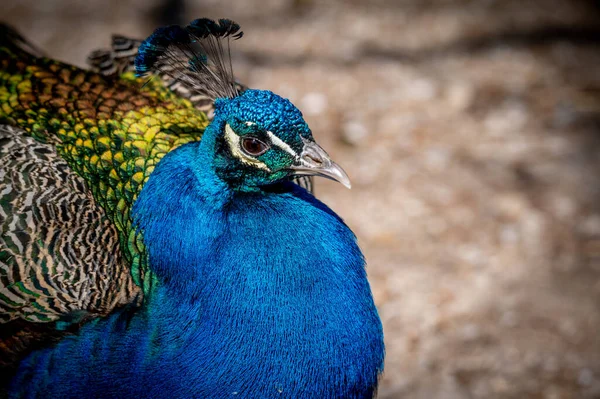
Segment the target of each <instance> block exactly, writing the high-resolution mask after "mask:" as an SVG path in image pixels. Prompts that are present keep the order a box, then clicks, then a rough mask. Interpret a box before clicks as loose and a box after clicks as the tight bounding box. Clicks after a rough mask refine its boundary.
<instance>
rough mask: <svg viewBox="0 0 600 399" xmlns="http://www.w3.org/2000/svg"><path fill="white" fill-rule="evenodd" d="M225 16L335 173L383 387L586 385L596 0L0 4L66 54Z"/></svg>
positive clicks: (597, 233)
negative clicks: (367, 297)
mask: <svg viewBox="0 0 600 399" xmlns="http://www.w3.org/2000/svg"><path fill="white" fill-rule="evenodd" d="M197 17H212V18H219V17H227V18H231V19H234V20H235V21H237V22H238V23H239V24H240V25H241V26H242V28H243V30H244V31H245V36H244V38H243V39H242V40H240V41H238V42H235V44H234V46H233V47H234V70H235V71H236V74H237V76H238V78H239V80H240V81H241V82H244V83H246V84H247V85H248V86H250V87H252V88H260V89H270V90H273V91H275V92H276V93H278V94H280V95H283V96H284V97H288V98H290V99H291V100H292V101H293V102H294V103H295V104H296V105H298V106H299V108H300V109H301V110H302V111H303V113H304V114H305V117H306V119H307V121H308V123H309V125H310V126H311V127H312V129H313V132H314V134H315V136H316V138H317V140H318V141H319V142H320V143H321V144H322V145H323V147H325V148H326V149H327V150H328V151H329V152H330V154H332V156H333V157H334V159H335V160H336V161H338V162H339V163H340V164H341V165H343V166H344V168H345V169H346V170H347V172H348V174H349V175H350V177H351V179H352V181H353V188H352V190H351V191H346V190H345V189H344V188H343V187H342V186H341V185H336V184H334V183H329V182H327V181H324V180H323V179H320V180H318V182H317V187H316V194H317V196H318V197H320V198H321V199H322V200H323V201H324V202H326V203H327V204H328V205H329V206H331V207H332V208H333V209H334V210H335V211H336V212H337V213H338V214H340V215H341V216H342V217H343V218H344V219H345V220H346V221H347V223H348V224H349V225H350V227H351V228H352V229H353V230H354V231H355V232H356V234H357V236H358V239H359V242H360V244H361V246H362V248H363V250H364V252H365V254H366V257H367V261H368V274H369V277H370V280H371V284H372V288H373V292H374V296H375V300H376V302H377V305H378V307H379V311H380V314H381V318H382V320H383V324H384V328H385V335H386V342H387V361H386V371H385V375H384V377H383V379H382V383H381V388H380V392H379V398H380V399H396V398H410V399H416V398H419V399H421V398H423V399H430V398H431V399H436V398H444V399H445V398H449V399H453V398H545V399H546V398H547V399H561V398H600V306H599V305H600V202H599V200H600V180H599V179H600V174H599V172H600V151H599V150H600V51H599V50H600V2H598V1H585V0H562V1H560V0H401V1H400V0H398V1H393V0H376V1H368V2H367V1H358V0H354V1H341V0H336V1H331V0H329V1H325V0H322V1H316V0H265V1H260V0H248V1H218V0H204V1H202V0H187V1H186V0H173V1H164V0H152V1H148V0H132V1H124V0H87V1H84V0H81V1H75V0H61V1H59V0H56V1H50V0H2V15H1V17H0V18H2V19H3V20H5V21H6V22H9V23H11V24H13V25H14V26H16V27H17V28H18V29H19V30H20V31H22V33H23V34H24V35H25V36H26V37H28V38H30V39H31V40H32V41H33V42H34V43H36V44H38V45H39V47H41V48H43V49H45V50H46V51H47V54H49V55H50V56H52V57H54V58H58V59H61V60H64V61H67V62H70V63H73V64H76V65H79V66H84V65H85V59H86V56H87V54H88V53H89V52H90V51H91V50H94V49H97V48H102V47H107V46H108V45H109V42H110V35H111V33H119V34H123V35H129V36H132V37H136V38H144V37H145V36H147V35H148V34H150V33H151V32H152V30H153V29H154V28H155V27H157V26H158V25H163V24H169V23H187V22H189V21H190V20H192V19H194V18H197Z"/></svg>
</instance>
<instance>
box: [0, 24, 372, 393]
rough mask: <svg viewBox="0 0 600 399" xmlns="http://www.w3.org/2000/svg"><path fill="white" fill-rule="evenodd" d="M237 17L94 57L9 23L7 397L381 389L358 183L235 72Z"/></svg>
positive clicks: (1, 268) (120, 41)
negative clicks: (355, 206) (342, 194)
mask: <svg viewBox="0 0 600 399" xmlns="http://www.w3.org/2000/svg"><path fill="white" fill-rule="evenodd" d="M242 35H243V33H242V31H241V29H240V27H239V25H238V24H236V23H235V22H233V21H231V20H227V19H220V20H218V21H214V20H210V19H206V18H201V19H197V20H194V21H193V22H191V23H190V24H189V25H187V26H185V27H182V26H177V25H172V26H167V27H162V28H158V29H157V30H156V31H155V32H154V33H153V34H152V35H151V36H149V37H148V38H147V39H146V40H144V41H137V40H133V39H128V38H125V37H122V36H114V37H113V44H112V49H110V50H102V51H96V52H94V53H92V55H91V56H90V58H89V62H90V64H91V69H90V70H84V69H81V68H78V67H75V66H70V65H67V64H65V63H62V62H59V61H55V60H53V59H51V58H48V57H46V56H44V55H43V54H42V52H41V51H40V50H39V49H37V48H36V47H35V46H34V45H32V44H31V43H29V42H28V41H27V40H25V39H24V38H23V37H22V36H21V35H20V34H19V33H18V32H16V31H15V30H14V29H12V28H10V27H8V26H5V25H2V26H1V27H0V228H1V230H0V232H1V236H0V392H1V393H0V396H4V397H8V398H127V397H135V398H261V399H268V398H319V399H326V398H372V397H374V396H375V395H376V390H377V384H378V379H379V377H380V375H381V373H382V371H383V361H384V344H383V332H382V326H381V322H380V319H379V316H378V313H377V310H376V307H375V305H374V301H373V297H372V294H371V289H370V286H369V283H368V280H367V277H366V270H365V260H364V257H363V255H362V253H361V250H360V249H359V247H358V245H357V242H356V237H355V235H354V234H353V232H352V231H351V230H350V229H349V228H348V226H346V224H345V223H344V222H343V220H342V219H341V218H340V217H339V216H338V215H336V214H335V213H334V212H333V211H332V210H331V209H330V208H328V207H327V206H326V205H325V204H323V203H322V202H320V201H319V200H318V199H316V198H315V197H314V196H313V195H312V193H311V187H310V185H311V183H310V179H311V178H312V176H323V177H326V178H330V179H333V180H336V181H338V182H340V183H342V184H343V185H345V186H347V187H350V182H349V179H348V176H347V175H346V173H345V172H344V171H343V169H342V168H341V167H340V166H339V165H337V164H336V163H335V162H333V161H332V160H331V159H330V157H329V155H328V154H327V153H326V152H325V150H323V149H322V148H321V147H320V146H319V145H318V144H317V143H316V142H315V140H314V137H313V135H312V132H311V130H310V128H309V127H308V125H307V123H306V122H305V121H304V119H303V116H302V113H301V112H300V111H299V110H298V109H297V108H296V107H295V106H294V105H293V104H292V103H291V102H290V101H289V100H287V99H284V98H282V97H280V96H278V95H276V94H274V93H272V92H270V91H263V90H256V89H251V88H248V87H245V86H244V85H242V84H240V83H239V82H237V81H236V80H235V78H234V74H233V68H232V62H231V56H230V42H231V41H232V40H236V39H239V38H241V37H242Z"/></svg>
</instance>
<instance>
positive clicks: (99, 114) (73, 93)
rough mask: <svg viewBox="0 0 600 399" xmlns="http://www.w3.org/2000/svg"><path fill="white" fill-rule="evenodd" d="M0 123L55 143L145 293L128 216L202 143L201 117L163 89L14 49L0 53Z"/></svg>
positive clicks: (141, 256) (141, 254)
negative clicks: (171, 165)
mask: <svg viewBox="0 0 600 399" xmlns="http://www.w3.org/2000/svg"><path fill="white" fill-rule="evenodd" d="M0 124H10V125H13V126H18V127H21V128H22V129H24V130H25V131H26V132H28V133H29V134H30V135H31V136H33V137H34V138H36V139H37V140H40V141H42V142H47V143H52V144H54V145H55V146H56V148H57V150H58V152H59V154H60V155H61V156H62V157H63V158H64V159H65V160H66V161H67V163H68V164H69V166H70V167H71V168H72V169H73V170H74V171H75V172H76V173H78V174H79V175H80V176H81V177H83V178H84V179H85V180H86V182H87V183H88V185H89V187H90V189H91V191H92V193H93V196H94V198H95V200H96V202H97V203H98V204H99V205H100V206H102V207H103V208H104V209H105V210H106V213H107V215H108V217H109V219H110V220H111V221H112V222H113V223H114V225H115V226H116V228H117V230H118V231H119V236H120V237H119V238H120V243H121V247H122V250H123V253H124V255H125V258H126V260H127V261H128V263H129V264H130V265H131V271H132V275H133V278H134V281H135V282H136V284H138V285H142V284H143V286H144V287H143V288H144V291H145V292H148V289H149V287H150V285H151V284H152V280H153V279H152V278H149V276H146V277H145V276H144V275H145V274H146V272H147V268H146V265H147V260H146V257H145V251H144V245H143V243H142V240H141V237H140V236H139V235H137V234H136V233H135V231H134V229H133V226H132V222H131V218H130V210H131V207H132V205H133V203H134V201H135V199H136V197H137V195H138V194H139V192H140V190H141V189H142V187H143V185H144V183H145V182H146V181H147V180H148V177H149V176H150V174H151V173H152V171H153V170H154V167H155V165H156V164H157V163H158V162H159V161H160V159H161V158H162V157H164V156H165V155H166V154H167V153H168V152H169V151H171V150H172V149H174V148H176V147H177V146H180V145H182V144H185V143H188V142H191V141H195V140H199V139H200V138H201V136H202V133H203V131H204V129H205V128H206V126H207V124H208V119H207V117H206V115H205V114H204V113H203V112H201V111H198V110H197V109H195V108H194V107H193V105H192V103H190V102H189V101H188V100H186V99H184V98H181V97H178V96H177V95H175V94H174V93H172V92H171V91H169V90H168V89H167V88H165V87H164V86H163V85H162V82H161V80H160V79H151V80H150V81H149V82H148V78H144V79H138V78H136V77H135V76H134V74H133V73H131V72H128V73H125V74H123V75H121V76H120V77H117V78H112V77H106V76H102V75H100V74H98V73H95V72H91V71H85V70H82V69H79V68H77V67H74V66H70V65H67V64H64V63H60V62H57V61H54V60H50V59H46V58H35V57H33V56H31V55H29V54H27V53H25V52H23V51H20V50H18V49H14V48H10V49H9V48H0Z"/></svg>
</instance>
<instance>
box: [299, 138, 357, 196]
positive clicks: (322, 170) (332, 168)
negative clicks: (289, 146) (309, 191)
mask: <svg viewBox="0 0 600 399" xmlns="http://www.w3.org/2000/svg"><path fill="white" fill-rule="evenodd" d="M302 141H303V143H304V148H303V149H302V153H301V154H300V156H299V157H298V158H297V160H296V163H295V164H294V165H292V167H291V168H290V169H291V170H292V171H293V173H294V175H295V176H322V177H326V178H328V179H331V180H335V181H337V182H339V183H341V184H343V185H344V186H345V187H346V188H351V187H352V185H351V184H350V179H349V178H348V175H347V174H346V172H344V169H342V167H341V166H340V165H338V164H337V163H335V162H333V161H332V160H331V158H330V157H329V154H327V153H326V152H325V150H324V149H323V148H321V146H320V145H318V144H317V143H315V142H314V141H310V140H306V139H304V138H302Z"/></svg>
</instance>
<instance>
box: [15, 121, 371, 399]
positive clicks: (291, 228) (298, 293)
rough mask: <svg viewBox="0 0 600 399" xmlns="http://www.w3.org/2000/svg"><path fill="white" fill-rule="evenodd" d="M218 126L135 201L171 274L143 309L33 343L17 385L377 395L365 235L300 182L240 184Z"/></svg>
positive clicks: (156, 254) (175, 158)
mask: <svg viewBox="0 0 600 399" xmlns="http://www.w3.org/2000/svg"><path fill="white" fill-rule="evenodd" d="M213 125H215V126H216V124H213ZM217 136H218V131H217V129H216V128H213V129H210V128H209V129H208V130H207V132H206V133H205V136H204V137H203V139H202V141H201V142H200V143H191V144H187V145H185V146H182V147H180V148H179V149H176V150H175V151H173V152H171V153H169V154H168V155H167V156H166V157H165V158H164V159H163V160H162V161H161V162H160V164H159V165H158V166H157V168H156V170H155V171H154V173H153V174H152V176H151V178H150V180H149V181H148V183H147V184H146V186H145V187H144V189H143V190H142V192H141V194H140V196H139V198H138V200H137V202H136V204H135V207H134V213H133V214H134V220H135V221H136V223H137V224H138V226H139V228H140V229H141V230H142V231H143V235H144V241H145V243H146V247H147V250H148V254H149V260H150V265H151V268H152V270H153V271H154V273H155V274H156V276H157V278H158V281H159V282H160V283H159V284H158V286H157V287H155V288H154V292H153V294H152V295H151V296H150V298H149V299H148V300H147V301H146V302H145V303H144V306H143V308H142V309H141V310H139V309H138V310H136V311H135V312H134V311H130V310H128V309H125V310H123V311H121V312H119V313H117V314H113V315H111V316H109V317H107V318H105V319H101V320H96V321H94V322H91V323H89V324H88V325H86V326H85V327H84V328H83V329H82V331H81V333H80V334H79V335H78V336H72V337H68V338H66V339H63V340H62V341H61V342H60V343H58V344H57V345H56V346H55V347H53V348H50V349H46V350H42V351H37V352H34V353H33V354H32V355H31V356H30V357H29V358H28V359H26V360H25V361H24V362H23V363H22V365H21V367H20V369H19V372H18V374H17V377H16V378H15V379H14V380H13V385H12V388H13V392H12V396H13V397H20V396H23V397H38V395H39V396H40V397H41V396H44V397H65V398H67V397H128V396H133V397H141V398H158V397H173V398H187V397H199V398H226V397H239V398H281V397H287V398H370V397H372V396H373V394H374V391H375V389H376V385H377V378H378V373H379V372H380V371H381V369H382V367H383V337H382V330H381V324H380V321H379V317H378V315H377V311H376V309H375V306H374V304H373V300H372V296H371V292H370V288H369V285H368V282H367V279H366V275H365V270H364V260H363V257H362V254H361V252H360V250H359V248H358V246H357V245H356V240H355V237H354V235H353V234H352V232H351V231H350V230H349V229H348V228H347V226H346V225H345V224H344V223H343V222H342V221H341V219H340V218H339V217H337V216H336V215H335V214H334V213H333V212H332V211H331V210H330V209H329V208H327V207H326V206H325V205H324V204H322V203H321V202H319V201H318V200H317V199H315V198H314V197H313V196H311V195H310V194H309V193H307V192H306V191H305V190H303V189H301V188H299V187H297V186H295V185H293V184H291V183H284V184H280V185H276V186H273V187H270V188H268V189H265V190H264V191H262V192H258V193H252V192H251V193H243V192H234V191H230V190H229V188H228V187H227V185H226V184H224V183H223V182H222V181H220V180H219V178H218V177H217V176H216V175H215V174H214V168H213V165H212V164H211V162H213V159H214V158H211V157H209V156H208V155H207V154H211V151H212V150H214V146H215V145H216V144H215V143H216V142H217ZM58 365H60V367H58ZM25 386H27V387H28V389H31V387H32V386H35V387H37V389H38V391H37V392H29V393H27V394H26V393H24V392H23V391H22V390H23V389H24V388H23V387H25Z"/></svg>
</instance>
